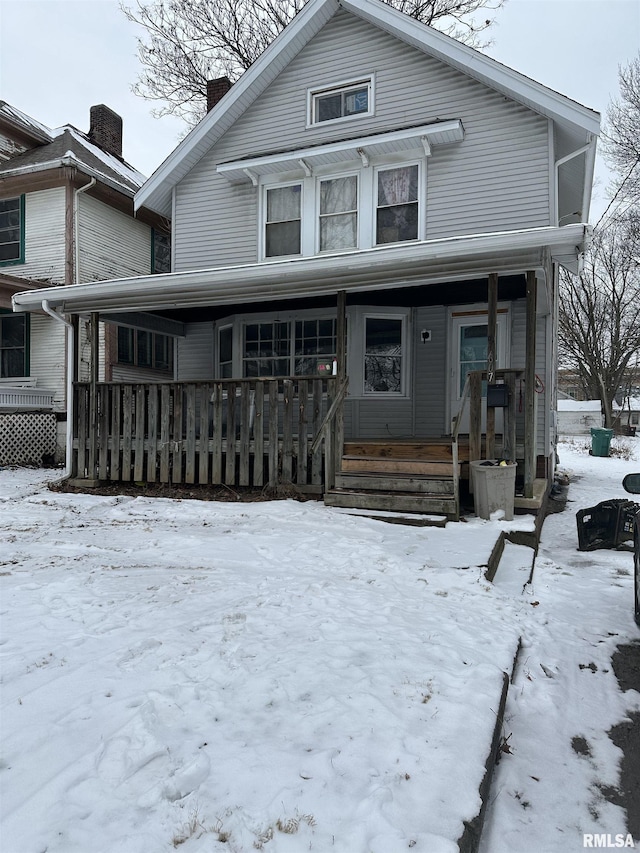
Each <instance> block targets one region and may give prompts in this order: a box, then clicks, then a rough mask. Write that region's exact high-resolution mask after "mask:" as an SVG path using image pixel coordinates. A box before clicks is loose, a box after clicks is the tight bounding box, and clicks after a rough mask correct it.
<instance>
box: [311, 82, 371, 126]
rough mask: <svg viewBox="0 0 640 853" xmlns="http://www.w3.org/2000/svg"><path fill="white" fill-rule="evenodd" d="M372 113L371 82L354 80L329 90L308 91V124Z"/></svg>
mask: <svg viewBox="0 0 640 853" xmlns="http://www.w3.org/2000/svg"><path fill="white" fill-rule="evenodd" d="M372 113H373V80H372V79H371V78H368V79H365V80H356V81H354V82H349V83H344V84H341V85H339V86H332V87H331V88H329V89H316V90H310V91H309V124H310V125H314V124H320V123H321V122H325V121H340V120H342V119H349V118H354V117H357V116H366V115H371V114H372Z"/></svg>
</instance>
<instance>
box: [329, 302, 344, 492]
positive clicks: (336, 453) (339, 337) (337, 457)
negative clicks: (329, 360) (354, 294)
mask: <svg viewBox="0 0 640 853" xmlns="http://www.w3.org/2000/svg"><path fill="white" fill-rule="evenodd" d="M336 359H337V361H338V387H337V388H336V393H337V392H338V389H339V388H340V387H342V383H343V381H344V379H345V377H346V375H347V294H346V292H345V291H344V290H339V291H338V305H337V317H336ZM343 451H344V398H343V399H342V400H341V402H340V406H339V408H338V411H337V412H336V417H335V420H334V445H333V467H334V470H333V474H332V477H331V484H330V487H331V488H333V486H334V485H335V481H336V477H335V475H336V474H337V473H338V471H340V469H341V468H342V454H343ZM327 485H329V484H327Z"/></svg>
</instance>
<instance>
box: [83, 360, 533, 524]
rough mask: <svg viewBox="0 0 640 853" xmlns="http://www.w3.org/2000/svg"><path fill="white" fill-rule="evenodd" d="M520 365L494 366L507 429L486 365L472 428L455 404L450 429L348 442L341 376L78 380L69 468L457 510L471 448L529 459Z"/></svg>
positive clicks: (478, 380) (469, 398)
mask: <svg viewBox="0 0 640 853" xmlns="http://www.w3.org/2000/svg"><path fill="white" fill-rule="evenodd" d="M521 373H522V371H516V370H504V371H497V373H496V378H497V380H498V382H499V383H500V384H503V385H504V386H505V387H506V388H507V389H510V390H509V394H508V399H509V403H508V405H507V406H506V407H505V408H504V429H503V432H502V433H496V431H495V419H494V418H493V417H492V416H491V414H489V416H488V418H487V424H486V428H485V429H484V430H482V428H481V424H482V421H481V417H480V412H481V409H482V381H483V377H485V376H486V373H483V372H482V371H475V372H474V373H472V374H470V377H469V380H468V383H467V386H466V388H465V394H464V395H463V408H464V406H465V405H467V404H468V405H469V408H470V412H471V419H470V421H471V429H470V433H469V434H468V435H460V434H459V424H460V416H461V414H462V409H461V411H460V412H459V413H458V416H457V417H456V418H455V419H454V423H453V429H452V432H451V435H449V436H435V437H426V436H425V437H424V438H421V437H419V438H415V437H413V438H409V439H395V440H388V439H378V440H369V441H352V440H347V441H345V435H344V401H345V397H346V392H347V379H346V378H342V377H340V376H325V377H284V378H283V377H277V378H264V379H235V380H234V379H227V380H215V381H211V382H186V383H180V382H171V383H135V384H133V383H114V382H109V383H97V382H96V383H91V382H87V383H75V385H74V407H73V411H74V421H73V442H72V447H73V464H72V475H73V476H74V477H75V478H76V479H79V480H84V481H85V482H87V481H94V482H97V481H111V482H123V483H131V482H135V483H139V482H145V483H162V484H171V485H202V486H204V485H207V486H209V485H223V486H226V487H229V488H234V487H254V488H267V489H270V490H274V491H275V490H277V489H278V488H280V487H289V488H291V487H293V488H295V489H296V490H297V491H299V492H300V493H303V494H315V495H318V496H320V495H322V496H323V497H324V500H325V502H326V503H327V504H330V505H333V506H343V507H359V508H364V509H377V510H390V511H402V512H419V513H434V514H441V515H445V516H446V517H447V518H449V519H455V520H457V519H458V518H459V517H460V495H461V493H462V494H463V495H465V494H467V493H468V480H469V472H468V469H469V465H468V462H469V460H470V459H479V458H491V457H493V456H495V455H498V456H504V457H508V458H511V459H521V460H523V459H525V458H526V452H527V448H526V446H525V444H524V443H523V442H520V443H518V438H517V435H516V403H515V399H516V395H515V393H514V389H515V383H516V380H517V379H518V377H519V376H520V375H521ZM489 412H490V413H491V410H489ZM523 470H525V471H526V466H523ZM534 473H535V472H534ZM525 480H526V474H525ZM461 484H462V488H461ZM531 486H532V492H533V481H532V483H531Z"/></svg>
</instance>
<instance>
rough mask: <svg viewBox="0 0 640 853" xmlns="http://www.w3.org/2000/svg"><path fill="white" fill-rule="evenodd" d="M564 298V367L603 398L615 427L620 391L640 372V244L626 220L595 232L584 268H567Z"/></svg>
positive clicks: (592, 395)
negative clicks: (572, 271) (578, 271)
mask: <svg viewBox="0 0 640 853" xmlns="http://www.w3.org/2000/svg"><path fill="white" fill-rule="evenodd" d="M631 225H632V223H631ZM559 296H560V313H559V355H560V365H561V367H563V368H567V369H569V370H572V371H574V372H575V373H576V374H577V375H578V376H579V378H580V382H581V384H582V387H583V390H584V393H585V395H586V396H587V398H588V399H592V400H600V401H601V403H602V409H603V412H604V415H605V426H606V427H608V428H610V427H611V426H612V425H613V422H614V415H613V400H614V398H615V396H616V394H617V393H618V391H619V390H620V389H623V388H624V385H625V382H628V381H629V378H630V377H631V376H633V374H634V372H635V375H636V376H637V375H638V371H640V242H639V241H638V240H637V239H636V238H635V236H634V232H633V230H632V229H631V228H630V223H629V222H628V221H627V220H623V221H616V222H612V223H611V224H610V225H609V226H608V227H607V228H605V229H603V230H602V231H596V233H595V236H594V239H593V243H592V245H591V248H590V250H589V253H588V256H587V258H586V260H585V265H584V270H583V272H582V273H581V274H580V275H578V276H573V275H570V274H569V273H567V272H566V271H564V270H563V271H562V275H561V280H560V293H559Z"/></svg>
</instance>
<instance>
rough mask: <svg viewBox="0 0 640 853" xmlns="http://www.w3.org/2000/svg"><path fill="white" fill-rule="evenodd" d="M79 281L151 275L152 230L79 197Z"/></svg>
mask: <svg viewBox="0 0 640 853" xmlns="http://www.w3.org/2000/svg"><path fill="white" fill-rule="evenodd" d="M78 218H79V240H80V269H79V280H80V281H81V282H86V281H100V280H104V279H109V278H125V277H127V276H132V275H145V274H148V273H150V272H151V228H150V227H149V226H148V225H145V224H144V223H142V222H139V221H138V220H136V219H133V218H132V217H131V216H127V215H126V214H124V213H121V212H120V211H118V210H114V208H112V207H109V206H108V205H106V204H103V203H102V202H101V201H98V200H97V199H95V198H91V197H90V196H88V195H87V194H86V193H84V194H82V195H80V196H78Z"/></svg>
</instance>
